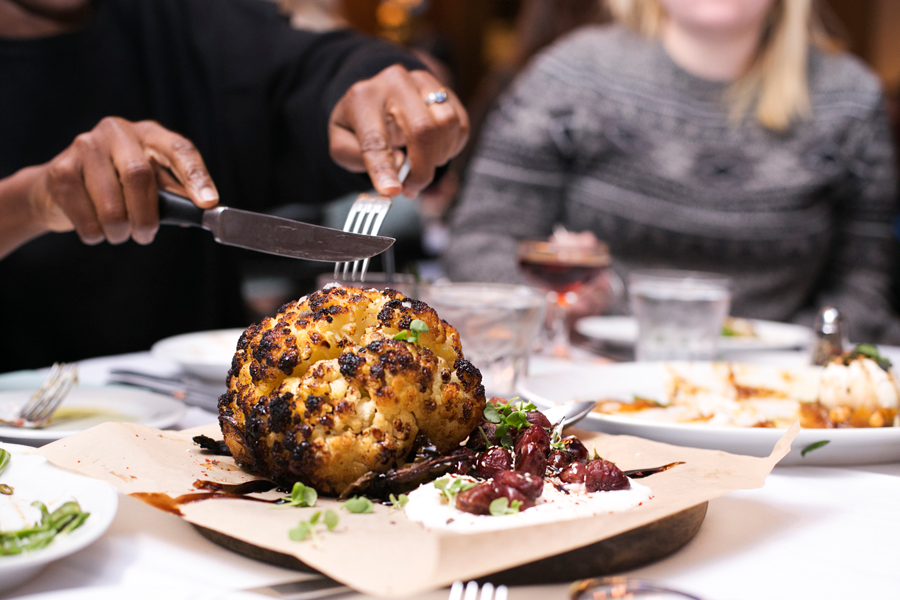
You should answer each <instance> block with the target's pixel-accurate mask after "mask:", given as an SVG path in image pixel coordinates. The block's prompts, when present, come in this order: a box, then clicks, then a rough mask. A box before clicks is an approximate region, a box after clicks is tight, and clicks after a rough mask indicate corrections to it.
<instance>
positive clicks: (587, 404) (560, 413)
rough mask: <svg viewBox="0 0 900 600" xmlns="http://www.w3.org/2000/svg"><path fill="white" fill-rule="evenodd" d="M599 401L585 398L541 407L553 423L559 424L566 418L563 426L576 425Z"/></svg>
mask: <svg viewBox="0 0 900 600" xmlns="http://www.w3.org/2000/svg"><path fill="white" fill-rule="evenodd" d="M596 404H597V403H596V402H594V401H593V400H583V401H580V402H566V403H565V404H559V405H557V406H552V407H550V408H539V409H538V410H540V411H541V412H542V413H544V416H545V417H547V420H548V421H550V423H552V424H553V425H558V424H559V423H561V422H563V420H565V423H563V427H569V426H571V425H574V424H575V423H577V422H578V421H580V420H582V419H583V418H585V417H586V416H587V415H588V414H590V412H591V411H592V410H593V409H594V406H595V405H596Z"/></svg>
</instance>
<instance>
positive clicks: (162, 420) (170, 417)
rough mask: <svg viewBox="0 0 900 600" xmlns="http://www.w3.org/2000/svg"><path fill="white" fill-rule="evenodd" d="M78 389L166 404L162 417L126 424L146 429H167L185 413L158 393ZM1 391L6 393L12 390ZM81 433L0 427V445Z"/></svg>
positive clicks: (112, 386) (111, 386) (126, 388)
mask: <svg viewBox="0 0 900 600" xmlns="http://www.w3.org/2000/svg"><path fill="white" fill-rule="evenodd" d="M79 388H80V389H87V390H91V389H102V390H117V391H120V392H121V391H124V392H127V393H129V394H137V395H142V396H145V397H153V398H154V400H155V401H157V402H161V403H164V404H168V405H169V407H170V409H169V410H168V411H167V413H166V415H165V416H164V417H158V418H156V419H153V420H146V419H144V420H135V421H127V422H128V423H135V424H138V425H147V426H148V427H154V428H156V429H165V428H167V427H171V426H172V425H174V424H175V423H177V422H178V421H180V420H181V419H183V418H184V415H185V413H186V412H187V406H186V405H185V404H184V403H183V402H181V401H179V400H177V399H175V398H172V397H171V396H167V395H166V394H160V393H158V392H153V391H150V390H145V389H141V388H136V387H132V386H127V385H116V384H106V385H85V386H79ZM2 391H3V392H7V391H14V390H2ZM82 431H86V429H19V428H16V427H0V443H3V442H5V441H6V440H10V443H15V441H44V440H46V441H56V440H61V439H63V438H66V437H69V436H72V435H75V434H78V433H81V432H82ZM10 434H11V435H10Z"/></svg>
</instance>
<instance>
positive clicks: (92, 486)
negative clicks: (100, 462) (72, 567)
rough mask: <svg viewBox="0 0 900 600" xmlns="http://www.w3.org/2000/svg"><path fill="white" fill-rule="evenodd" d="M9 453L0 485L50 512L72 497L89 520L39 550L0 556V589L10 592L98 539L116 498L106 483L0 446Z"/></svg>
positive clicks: (12, 447)
mask: <svg viewBox="0 0 900 600" xmlns="http://www.w3.org/2000/svg"><path fill="white" fill-rule="evenodd" d="M0 448H4V449H6V450H8V451H9V452H10V453H11V454H12V459H11V460H10V462H9V465H8V466H7V468H6V470H5V471H3V474H2V475H0V480H2V481H3V483H5V484H7V485H10V486H12V487H13V488H15V494H16V495H19V496H22V497H25V498H33V499H35V500H40V501H42V502H43V503H44V504H46V505H47V507H48V508H49V509H50V510H53V508H54V507H53V506H52V503H53V502H54V500H58V499H59V500H63V499H68V498H74V499H75V500H77V501H78V504H79V505H80V506H81V508H82V510H84V511H85V512H89V513H90V514H91V516H90V517H88V519H87V520H86V521H85V522H84V524H83V525H82V526H81V527H79V528H78V529H76V530H75V531H73V532H72V533H70V534H68V535H64V536H59V537H57V539H55V540H53V542H52V543H51V544H50V545H49V546H47V547H45V548H41V549H40V550H35V551H34V552H29V553H26V554H19V555H15V556H0V590H5V589H10V588H12V587H14V586H16V585H18V584H20V583H22V582H24V581H25V580H26V579H29V578H30V577H33V576H34V575H36V574H37V573H38V572H39V571H40V570H41V569H42V568H43V567H44V566H45V565H47V564H48V563H51V562H53V561H55V560H58V559H60V558H62V557H64V556H68V555H70V554H73V553H75V552H78V551H79V550H81V549H82V548H84V547H86V546H87V545H88V544H91V543H92V542H94V541H95V540H97V539H98V538H99V537H100V536H102V535H103V534H104V533H105V532H106V530H107V529H108V528H109V526H110V524H111V523H112V521H113V518H114V517H115V516H116V508H117V507H118V497H117V495H116V490H115V488H113V487H112V486H111V485H109V484H108V483H105V482H103V481H100V480H98V479H91V478H90V477H85V476H83V475H78V474H76V473H71V472H69V471H64V470H63V469H60V468H58V467H56V466H54V465H53V464H51V463H50V462H49V461H48V460H47V459H46V458H44V457H43V456H40V455H38V454H36V453H35V452H34V451H33V450H32V449H31V448H27V447H24V446H18V445H16V444H4V443H0Z"/></svg>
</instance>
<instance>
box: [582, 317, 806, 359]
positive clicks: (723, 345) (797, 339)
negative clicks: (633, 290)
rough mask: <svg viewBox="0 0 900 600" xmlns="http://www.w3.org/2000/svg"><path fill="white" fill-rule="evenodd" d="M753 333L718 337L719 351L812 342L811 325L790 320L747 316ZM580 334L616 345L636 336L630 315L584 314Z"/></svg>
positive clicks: (628, 343) (779, 347)
mask: <svg viewBox="0 0 900 600" xmlns="http://www.w3.org/2000/svg"><path fill="white" fill-rule="evenodd" d="M749 321H750V323H751V324H752V325H753V328H754V330H755V331H756V337H725V336H723V337H720V338H719V351H720V352H732V351H739V350H784V349H788V348H806V347H808V346H810V345H811V344H812V343H813V340H814V336H813V332H812V330H811V329H809V328H808V327H803V326H802V325H794V324H792V323H777V322H775V321H760V320H756V319H749ZM575 329H576V330H577V331H578V333H580V334H581V335H583V336H585V337H588V338H591V339H594V340H597V341H601V342H607V343H612V344H616V345H619V346H628V347H631V346H634V343H635V341H636V340H637V332H638V328H637V322H636V321H635V320H634V317H585V318H583V319H579V320H578V321H577V322H576V323H575Z"/></svg>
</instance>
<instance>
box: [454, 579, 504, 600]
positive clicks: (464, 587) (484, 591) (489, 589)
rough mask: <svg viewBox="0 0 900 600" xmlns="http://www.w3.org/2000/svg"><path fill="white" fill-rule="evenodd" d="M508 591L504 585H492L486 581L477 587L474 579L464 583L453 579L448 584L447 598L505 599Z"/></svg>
mask: <svg viewBox="0 0 900 600" xmlns="http://www.w3.org/2000/svg"><path fill="white" fill-rule="evenodd" d="M479 591H480V592H481V594H480V595H479V593H478V592H479ZM508 593H509V590H508V589H507V587H506V586H505V585H498V586H497V587H494V584H492V583H490V582H488V583H485V584H484V585H483V586H481V587H480V588H479V586H478V584H477V583H476V582H474V581H470V582H469V583H466V584H464V583H463V582H462V581H454V582H453V585H452V586H450V597H449V598H448V600H506V598H507V595H508Z"/></svg>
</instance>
